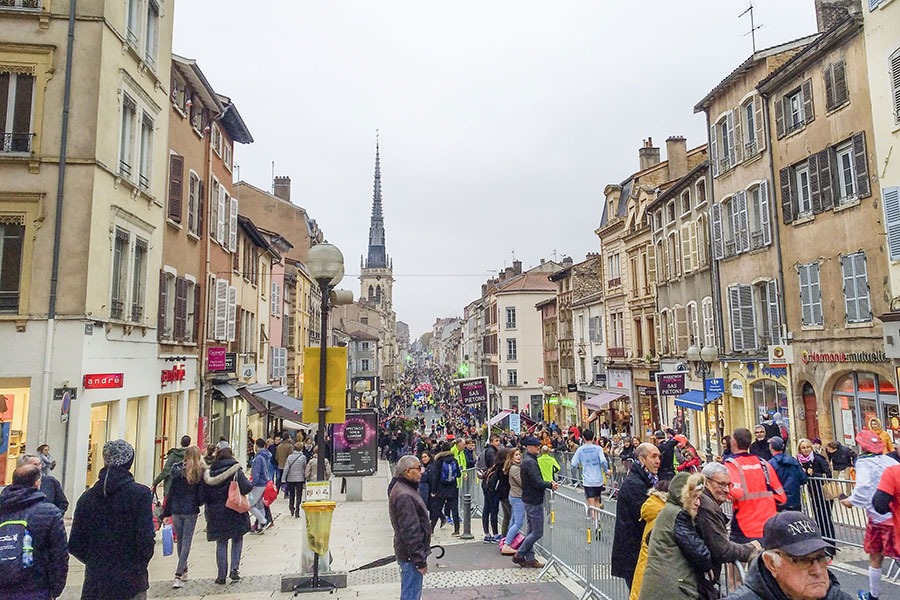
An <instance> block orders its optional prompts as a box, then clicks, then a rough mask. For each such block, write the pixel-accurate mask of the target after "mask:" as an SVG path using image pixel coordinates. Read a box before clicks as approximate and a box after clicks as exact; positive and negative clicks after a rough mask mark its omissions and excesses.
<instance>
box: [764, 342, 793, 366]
mask: <svg viewBox="0 0 900 600" xmlns="http://www.w3.org/2000/svg"><path fill="white" fill-rule="evenodd" d="M792 364H794V348H793V346H790V345H788V344H775V345H772V346H769V365H771V366H773V367H786V366H788V365H792Z"/></svg>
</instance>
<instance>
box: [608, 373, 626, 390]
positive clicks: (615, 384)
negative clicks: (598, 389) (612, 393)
mask: <svg viewBox="0 0 900 600" xmlns="http://www.w3.org/2000/svg"><path fill="white" fill-rule="evenodd" d="M606 383H607V386H606V387H607V389H610V390H611V389H613V388H615V389H619V390H625V391H626V392H628V391H629V390H630V389H631V371H629V370H627V369H607V371H606Z"/></svg>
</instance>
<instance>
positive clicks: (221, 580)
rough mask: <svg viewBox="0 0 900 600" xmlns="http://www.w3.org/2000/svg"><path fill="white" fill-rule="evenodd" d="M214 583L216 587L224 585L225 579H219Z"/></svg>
mask: <svg viewBox="0 0 900 600" xmlns="http://www.w3.org/2000/svg"><path fill="white" fill-rule="evenodd" d="M214 583H216V584H217V585H225V578H224V577H221V578H219V579H216V580H215V582H214Z"/></svg>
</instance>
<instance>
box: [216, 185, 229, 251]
mask: <svg viewBox="0 0 900 600" xmlns="http://www.w3.org/2000/svg"><path fill="white" fill-rule="evenodd" d="M216 187H217V191H218V198H216V241H217V242H219V243H220V244H222V246H225V244H226V243H227V242H228V240H226V239H225V223H226V219H227V218H228V213H227V212H226V211H227V210H228V206H227V204H226V203H225V186H224V185H222V184H221V183H220V184H219V185H218V186H216Z"/></svg>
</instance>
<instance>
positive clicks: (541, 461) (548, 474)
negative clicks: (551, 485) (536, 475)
mask: <svg viewBox="0 0 900 600" xmlns="http://www.w3.org/2000/svg"><path fill="white" fill-rule="evenodd" d="M537 464H538V467H539V468H540V469H541V478H542V479H543V480H544V481H553V476H554V475H556V474H557V473H559V471H560V467H559V463H558V462H556V458H554V457H553V455H552V454H550V446H543V447H541V455H540V456H539V457H538V459H537Z"/></svg>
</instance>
